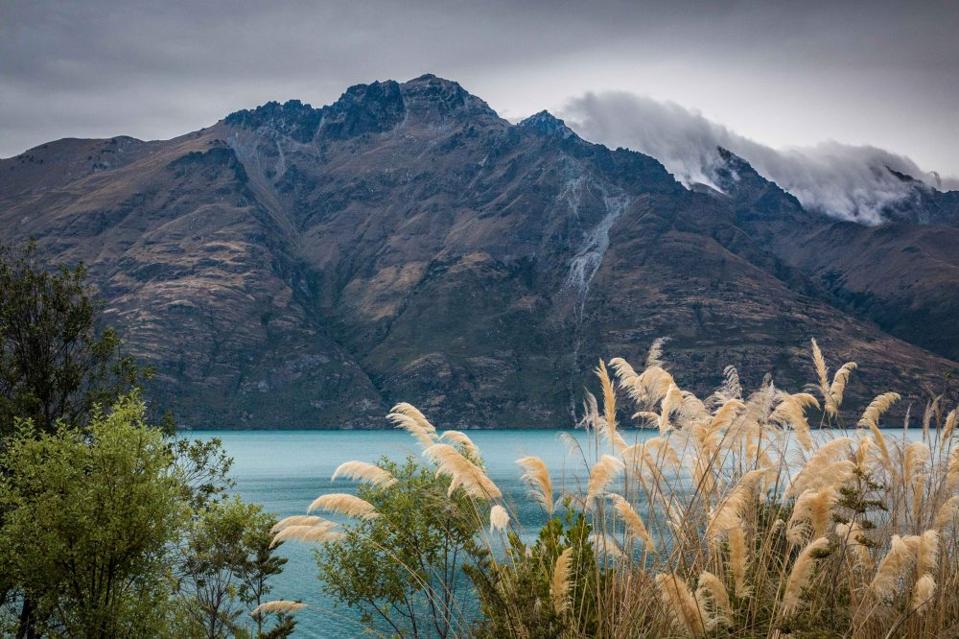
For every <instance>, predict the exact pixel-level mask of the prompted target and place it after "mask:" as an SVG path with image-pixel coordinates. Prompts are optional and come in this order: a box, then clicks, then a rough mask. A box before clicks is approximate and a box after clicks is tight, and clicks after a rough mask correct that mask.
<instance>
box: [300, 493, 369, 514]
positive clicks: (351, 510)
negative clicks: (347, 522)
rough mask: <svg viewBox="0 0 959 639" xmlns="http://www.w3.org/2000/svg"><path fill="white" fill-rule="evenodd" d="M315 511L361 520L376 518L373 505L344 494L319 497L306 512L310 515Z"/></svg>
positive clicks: (354, 496)
mask: <svg viewBox="0 0 959 639" xmlns="http://www.w3.org/2000/svg"><path fill="white" fill-rule="evenodd" d="M315 510H323V511H326V512H330V513H339V514H340V515H346V516H347V517H358V518H361V519H373V518H374V517H377V516H378V515H377V513H376V509H375V508H373V504H371V503H369V502H368V501H364V500H362V499H360V498H359V497H357V496H356V495H348V494H346V493H330V494H327V495H320V496H319V497H317V498H316V499H314V500H313V502H312V503H311V504H310V507H309V508H307V509H306V512H308V513H311V512H313V511H315Z"/></svg>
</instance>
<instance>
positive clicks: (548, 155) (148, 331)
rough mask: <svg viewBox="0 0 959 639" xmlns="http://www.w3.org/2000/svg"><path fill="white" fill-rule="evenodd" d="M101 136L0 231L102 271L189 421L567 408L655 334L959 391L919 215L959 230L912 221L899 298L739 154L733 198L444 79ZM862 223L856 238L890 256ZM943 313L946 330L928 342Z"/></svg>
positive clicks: (168, 401) (682, 375)
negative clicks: (596, 362)
mask: <svg viewBox="0 0 959 639" xmlns="http://www.w3.org/2000/svg"><path fill="white" fill-rule="evenodd" d="M111 140H117V141H68V142H64V143H63V144H60V143H51V144H48V145H42V146H41V147H37V149H35V150H31V151H30V152H27V153H25V154H22V155H21V156H17V157H15V158H10V159H7V160H0V219H2V220H3V222H4V231H2V235H0V237H2V239H3V240H5V241H21V240H23V239H25V238H27V237H31V236H32V237H36V238H37V239H38V242H39V246H40V249H41V250H42V251H43V252H44V254H46V255H48V256H50V258H51V259H52V260H57V261H78V260H83V261H84V262H87V263H88V264H89V265H90V272H91V277H92V278H93V280H94V282H95V283H96V285H97V286H98V288H99V289H100V292H101V294H102V295H103V297H104V298H105V300H106V301H107V319H108V320H109V321H110V322H112V323H116V324H118V326H119V328H121V330H122V331H123V333H124V335H125V337H126V339H127V341H128V343H129V345H130V347H131V350H132V351H133V352H134V354H136V355H138V356H140V357H142V358H143V359H145V360H146V361H147V362H148V363H152V364H154V365H155V367H156V368H157V370H158V371H159V375H158V378H157V382H156V385H155V388H154V389H152V390H153V392H154V393H155V396H156V397H157V401H158V402H161V403H163V404H164V405H169V406H171V407H172V408H173V409H174V410H175V412H176V413H177V414H178V415H179V416H180V417H181V419H182V420H183V421H184V422H185V423H186V424H187V425H192V426H204V425H205V426H244V425H247V426H252V425H275V426H298V425H299V426H328V427H334V426H338V427H361V426H371V425H376V424H381V423H382V419H381V416H382V415H383V414H384V413H385V411H386V410H387V409H388V408H389V405H391V403H393V402H395V401H400V400H404V401H411V402H413V403H417V404H419V405H422V406H423V407H424V408H425V409H426V410H427V411H428V414H431V415H433V416H436V417H437V421H440V422H441V423H443V424H444V425H451V426H452V425H456V426H524V425H525V426H547V425H553V426H557V425H564V424H566V423H568V422H569V419H570V408H571V406H573V405H575V404H576V403H577V402H578V401H579V399H580V398H581V388H582V385H583V384H584V383H588V380H589V371H590V369H591V368H592V366H593V364H592V362H593V359H594V358H595V357H599V356H603V357H610V356H616V355H624V356H627V357H632V358H633V359H634V360H636V359H639V358H641V353H642V352H643V351H644V350H645V348H647V347H648V345H649V343H650V342H651V341H652V339H653V338H655V337H658V336H660V335H670V336H672V337H673V340H672V342H671V344H670V350H669V352H671V353H672V355H673V362H674V367H675V372H676V374H677V379H678V380H679V381H680V382H681V383H684V384H688V385H689V386H691V387H693V388H696V389H697V390H703V389H705V388H706V387H708V386H710V385H713V384H715V383H718V382H719V376H720V374H721V372H722V368H723V366H725V365H726V364H735V365H737V366H739V367H740V368H741V369H742V372H743V375H744V377H746V378H747V379H753V380H757V381H758V379H759V378H761V377H762V375H764V374H766V373H773V374H774V375H775V376H776V377H777V379H781V380H782V381H783V382H784V383H787V384H801V383H803V382H805V381H808V380H809V379H811V368H809V366H808V358H807V356H806V354H805V352H804V350H803V349H804V347H805V345H806V344H808V339H809V338H810V337H817V338H819V339H820V341H821V343H823V345H824V348H825V349H826V350H827V356H830V355H832V354H835V356H836V357H837V358H839V357H842V358H846V359H848V358H850V357H860V360H861V361H860V363H861V365H862V372H863V381H864V383H865V382H868V381H872V382H874V383H879V384H880V385H883V386H888V387H890V388H897V389H900V388H902V385H903V384H894V383H893V382H895V381H896V380H901V381H903V382H904V384H909V385H910V386H915V385H917V384H918V385H920V386H921V385H926V386H929V387H935V388H940V387H941V386H942V385H943V384H944V383H945V384H946V386H947V388H946V390H948V391H949V392H954V388H953V387H952V386H949V384H948V383H946V382H943V378H942V374H943V373H944V372H946V371H949V370H952V369H954V368H955V367H956V359H957V358H959V353H956V352H953V351H951V350H949V349H950V348H952V346H951V344H954V342H952V341H951V338H950V335H956V334H957V333H956V332H955V331H956V321H955V319H953V318H955V317H956V315H955V313H953V312H952V311H951V310H950V309H952V308H954V306H955V302H952V301H951V300H949V299H947V300H946V302H948V303H946V304H945V305H944V306H943V300H942V299H941V298H942V297H943V295H944V294H941V293H936V290H937V288H936V287H942V286H946V288H947V289H948V290H952V289H951V288H949V287H953V286H956V283H957V282H959V277H956V276H954V275H953V274H952V272H951V268H952V267H951V266H950V265H951V264H952V263H954V262H955V261H956V260H955V259H953V258H955V257H956V256H955V251H952V252H951V253H950V251H949V250H948V248H943V247H942V246H939V248H938V249H937V250H938V252H937V253H935V255H932V254H931V252H932V250H933V249H932V247H933V246H938V245H936V244H935V243H934V242H933V240H935V239H936V236H937V234H936V233H931V232H930V233H922V232H921V231H922V229H936V230H937V231H938V232H939V235H941V234H942V232H943V231H942V230H941V229H943V228H945V229H952V228H954V227H949V226H948V225H947V224H945V223H943V222H940V221H938V218H937V221H936V223H935V224H933V225H929V224H925V225H919V224H915V223H912V222H902V223H900V224H899V225H900V226H902V227H904V228H906V229H907V230H908V233H903V234H901V237H908V238H909V239H907V240H904V241H905V242H906V244H909V242H918V243H919V244H920V249H919V252H918V253H915V252H913V253H901V254H896V255H895V257H896V260H897V264H898V265H899V266H900V267H903V268H904V267H905V266H908V268H909V269H914V270H915V271H916V272H920V271H921V272H924V273H929V277H930V278H931V279H930V282H935V286H933V285H932V284H930V286H928V287H918V288H916V285H915V284H913V289H910V290H912V293H911V294H910V296H907V300H906V301H905V302H901V301H900V300H901V298H902V296H901V295H900V294H899V291H898V288H896V290H894V291H890V290H887V289H888V288H889V287H888V286H887V287H886V288H883V287H880V286H878V284H877V282H876V279H877V278H876V277H872V276H871V275H870V269H869V268H868V267H867V266H868V265H867V266H863V265H862V264H860V263H849V262H850V260H845V261H843V260H839V259H838V258H837V257H836V256H837V255H840V254H841V253H842V244H841V243H839V242H836V243H828V242H825V241H824V240H823V239H821V238H822V237H823V234H825V237H826V238H828V237H829V235H828V234H829V233H830V232H832V231H830V229H833V228H834V225H835V221H834V220H829V219H826V218H825V217H824V216H822V215H821V214H818V213H813V212H809V211H807V210H805V209H803V208H802V207H801V206H800V205H799V203H798V201H796V200H795V198H793V197H792V196H790V195H789V194H788V193H785V192H784V191H782V189H779V187H777V186H776V185H775V184H773V183H772V182H770V181H768V180H765V178H762V176H760V175H758V173H755V171H753V172H752V173H750V172H749V171H748V170H747V166H748V163H745V165H742V164H737V160H738V161H740V162H745V161H743V160H741V158H735V156H733V155H732V154H729V156H728V157H726V158H724V159H725V160H726V161H727V163H729V166H728V167H727V169H728V174H727V176H726V179H727V180H728V183H726V187H725V188H724V189H723V190H724V191H725V193H723V194H714V193H706V192H703V193H699V192H695V191H691V190H689V189H686V188H685V187H683V186H682V185H681V184H680V183H679V182H677V181H676V180H675V179H674V178H673V176H671V175H670V174H669V173H668V172H667V171H666V169H665V168H664V167H663V165H662V164H661V163H660V162H659V161H657V160H655V159H654V158H651V157H649V156H645V155H643V154H640V153H636V152H633V151H628V150H625V149H617V150H611V149H608V148H606V147H604V146H602V145H597V144H593V143H591V142H588V141H586V140H583V139H582V138H580V137H579V136H577V135H576V134H575V133H573V132H572V131H571V130H570V129H569V128H568V127H566V125H565V124H564V123H563V122H562V121H561V120H559V119H558V118H556V117H555V116H552V115H550V114H548V113H546V112H541V113H539V114H535V115H534V116H531V117H530V118H527V119H526V120H524V121H522V122H520V123H517V124H510V123H509V122H507V121H506V120H503V119H502V118H500V117H499V116H498V115H496V113H495V112H494V111H493V110H492V109H490V108H489V106H488V105H486V103H485V102H483V101H482V100H481V99H480V98H477V97H475V96H472V95H471V94H469V93H468V92H466V91H465V89H463V88H462V87H461V86H460V85H459V84H457V83H455V82H451V81H448V80H442V79H440V78H437V77H436V76H432V75H429V74H427V75H425V76H420V77H419V78H416V79H414V80H411V81H409V82H406V83H397V82H394V81H385V82H378V83H372V84H369V85H355V86H354V87H350V88H349V89H347V91H346V92H345V93H344V94H343V96H341V98H340V99H339V100H337V101H336V102H334V103H333V104H331V105H328V106H324V107H320V108H313V107H311V106H309V105H306V104H304V103H302V102H299V101H288V102H286V103H283V104H280V103H278V102H271V103H267V104H266V105H261V106H260V107H257V108H255V109H247V110H241V111H237V112H234V113H233V114H230V115H229V116H227V117H226V118H224V119H223V120H221V121H220V122H218V123H216V124H214V125H212V126H211V127H207V128H205V129H201V130H199V131H196V132H193V133H188V134H185V135H183V136H179V137H177V138H174V139H172V140H168V141H157V142H141V141H134V140H132V139H131V138H113V139H111ZM51 167H57V168H56V169H55V170H52V171H51V170H50V168H51ZM749 168H751V167H749ZM14 174H16V175H15V176H14ZM734 175H735V177H734ZM720 186H722V185H720ZM917 219H918V218H917ZM836 228H842V227H836ZM862 228H863V229H867V230H866V231H856V232H855V233H854V235H856V237H857V238H858V240H857V241H858V242H859V243H860V244H861V245H862V246H863V247H864V250H865V249H868V250H865V254H866V255H867V256H868V255H870V254H872V255H877V256H880V257H882V256H887V255H889V253H888V252H886V253H884V252H883V251H884V250H885V249H883V245H882V244H881V243H878V244H877V242H876V239H875V238H877V237H878V236H879V235H880V234H881V233H880V232H878V231H875V230H868V229H869V228H870V227H862ZM950 232H951V231H950ZM817 237H819V238H820V239H819V240H818V242H819V243H820V244H821V245H826V246H828V247H829V250H828V251H823V250H818V246H819V245H817V244H810V243H815V242H817V240H816V239H815V238H817ZM803 246H805V247H806V248H805V249H802V247H803ZM927 246H928V247H930V248H927ZM943 251H945V258H946V259H943ZM926 253H930V255H926ZM820 254H826V255H827V256H831V258H830V259H831V260H832V262H830V261H827V260H826V258H824V257H823V256H822V255H820ZM836 263H838V264H839V266H840V267H841V268H839V271H840V273H839V275H836V273H835V271H836V268H832V265H834V264H836ZM943 264H945V266H943ZM920 267H921V268H920ZM947 267H948V268H947ZM906 270H908V269H906ZM837 282H840V283H839V284H837ZM893 288H895V287H893ZM857 296H858V297H857ZM946 297H948V296H946ZM867 298H868V299H873V300H875V299H879V300H880V301H879V302H875V301H874V302H872V303H871V304H866V305H864V304H862V302H861V300H862V299H867ZM952 299H953V300H955V299H959V297H953V298H952ZM940 307H941V312H939V313H938V314H934V319H935V322H936V326H937V327H938V329H939V335H940V336H941V338H942V339H940V340H939V342H936V341H935V340H926V341H923V339H924V338H923V336H922V335H921V334H918V333H921V332H922V331H917V330H916V327H917V326H921V322H920V318H921V317H928V316H929V313H930V311H931V310H932V309H936V308H940ZM877 308H878V309H879V311H881V312H879V311H876V309H877ZM877 322H878V324H877ZM887 331H893V333H898V334H900V335H902V336H904V337H905V338H908V340H909V341H913V342H915V343H917V344H920V346H913V345H911V344H909V343H907V342H906V341H902V340H900V339H897V338H896V337H894V336H892V335H891V334H889V333H888V332H887ZM950 331H951V332H950ZM929 348H933V349H935V350H936V351H938V352H939V353H940V354H939V355H937V354H934V353H933V352H932V351H930V350H927V349H929ZM903 390H909V389H903ZM851 392H852V394H853V395H855V393H856V388H855V387H854V388H853V389H852V390H851Z"/></svg>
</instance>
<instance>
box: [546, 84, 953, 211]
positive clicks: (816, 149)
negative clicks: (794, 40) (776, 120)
mask: <svg viewBox="0 0 959 639" xmlns="http://www.w3.org/2000/svg"><path fill="white" fill-rule="evenodd" d="M562 115H563V117H564V118H565V119H566V120H567V122H568V124H569V125H570V126H571V127H572V128H573V129H574V130H575V131H576V132H577V133H579V134H580V135H581V136H582V137H583V138H585V139H587V140H590V141H593V142H599V143H602V144H605V145H607V146H612V147H617V146H622V147H627V148H630V149H633V150H636V151H640V152H642V153H645V154H647V155H651V156H653V157H654V158H656V159H658V160H659V161H660V162H662V163H663V165H665V167H666V169H667V170H669V172H670V173H672V174H673V175H674V176H676V178H677V179H678V180H679V181H681V182H683V183H684V184H686V185H687V186H688V185H690V184H693V183H696V182H699V183H702V184H707V185H709V186H712V187H714V188H715V184H714V182H713V177H712V176H713V175H714V171H715V169H716V167H717V165H718V163H719V162H720V161H721V160H720V158H719V154H718V153H717V147H720V146H721V147H724V148H726V149H729V150H730V151H732V152H733V153H735V154H736V155H739V156H740V157H743V158H744V159H746V160H747V161H748V162H749V163H750V164H752V166H753V167H754V168H755V169H756V170H757V171H758V172H759V173H760V174H761V175H763V176H764V177H766V178H768V179H770V180H772V181H774V182H776V183H777V184H778V185H779V186H781V187H782V188H783V189H785V190H786V191H789V192H790V193H792V194H793V195H795V196H796V197H797V198H798V199H799V201H800V202H802V204H803V206H805V207H807V208H811V209H816V210H820V211H823V212H825V213H827V214H829V215H833V216H835V217H838V218H841V219H847V220H856V221H859V222H864V223H868V224H875V223H878V222H880V221H882V211H883V209H884V208H885V207H887V206H889V205H891V204H895V203H897V202H900V201H902V200H904V199H906V198H908V197H910V196H911V195H912V193H911V190H910V187H909V186H908V185H907V184H905V183H903V182H902V181H901V180H900V179H898V178H897V177H895V176H894V175H893V174H891V173H890V172H889V171H888V170H887V168H888V169H893V170H895V171H898V172H900V173H905V174H907V175H910V176H912V177H914V178H916V179H918V180H922V181H923V182H925V183H926V184H928V185H930V186H934V187H936V188H939V189H949V188H959V181H957V180H956V179H954V178H946V179H940V178H939V176H938V175H937V174H935V173H933V172H928V171H924V170H922V169H921V168H920V167H919V166H918V165H917V164H916V163H915V162H913V161H912V160H911V159H909V158H908V157H906V156H904V155H898V154H896V153H892V152H890V151H886V150H884V149H880V148H876V147H873V146H851V145H847V144H840V143H838V142H824V143H821V144H818V145H816V146H810V147H791V148H784V149H776V148H773V147H770V146H766V145H764V144H760V143H758V142H755V141H753V140H750V139H749V138H746V137H744V136H742V135H739V134H737V133H735V132H734V131H731V130H729V129H728V128H726V127H725V126H723V125H721V124H718V123H716V122H713V121H711V120H709V119H707V118H705V117H703V116H702V115H701V114H700V113H699V112H697V111H692V110H690V109H687V108H685V107H682V106H680V105H678V104H675V103H672V102H660V101H657V100H653V99H651V98H648V97H642V96H638V95H634V94H631V93H621V92H607V93H587V94H585V95H583V96H580V97H578V98H575V99H573V100H571V101H570V102H569V103H568V104H567V105H566V106H565V108H564V109H563V110H562Z"/></svg>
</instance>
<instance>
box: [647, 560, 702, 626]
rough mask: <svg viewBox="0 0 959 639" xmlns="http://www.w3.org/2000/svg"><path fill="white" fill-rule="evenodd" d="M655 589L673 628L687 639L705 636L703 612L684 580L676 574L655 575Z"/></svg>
mask: <svg viewBox="0 0 959 639" xmlns="http://www.w3.org/2000/svg"><path fill="white" fill-rule="evenodd" d="M655 582H656V588H657V589H658V590H659V596H660V597H661V598H662V602H663V607H664V609H665V612H666V614H667V615H668V617H669V618H670V619H671V620H672V622H673V624H674V626H675V628H676V629H677V630H679V631H680V632H681V633H682V634H683V635H684V636H687V637H702V636H703V635H705V634H706V630H707V626H706V620H705V619H704V618H703V616H704V614H705V611H704V610H703V609H702V608H700V606H699V602H697V601H696V597H694V596H693V593H692V592H691V591H690V590H689V585H688V584H687V583H686V580H685V579H683V578H682V577H680V576H679V575H677V574H676V573H670V574H659V575H656V579H655Z"/></svg>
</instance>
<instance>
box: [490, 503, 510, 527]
mask: <svg viewBox="0 0 959 639" xmlns="http://www.w3.org/2000/svg"><path fill="white" fill-rule="evenodd" d="M507 526H509V513H508V512H506V509H505V508H503V507H502V506H501V505H499V504H494V505H493V507H492V508H490V511H489V527H490V530H491V531H492V530H499V531H503V530H506V527H507Z"/></svg>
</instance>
